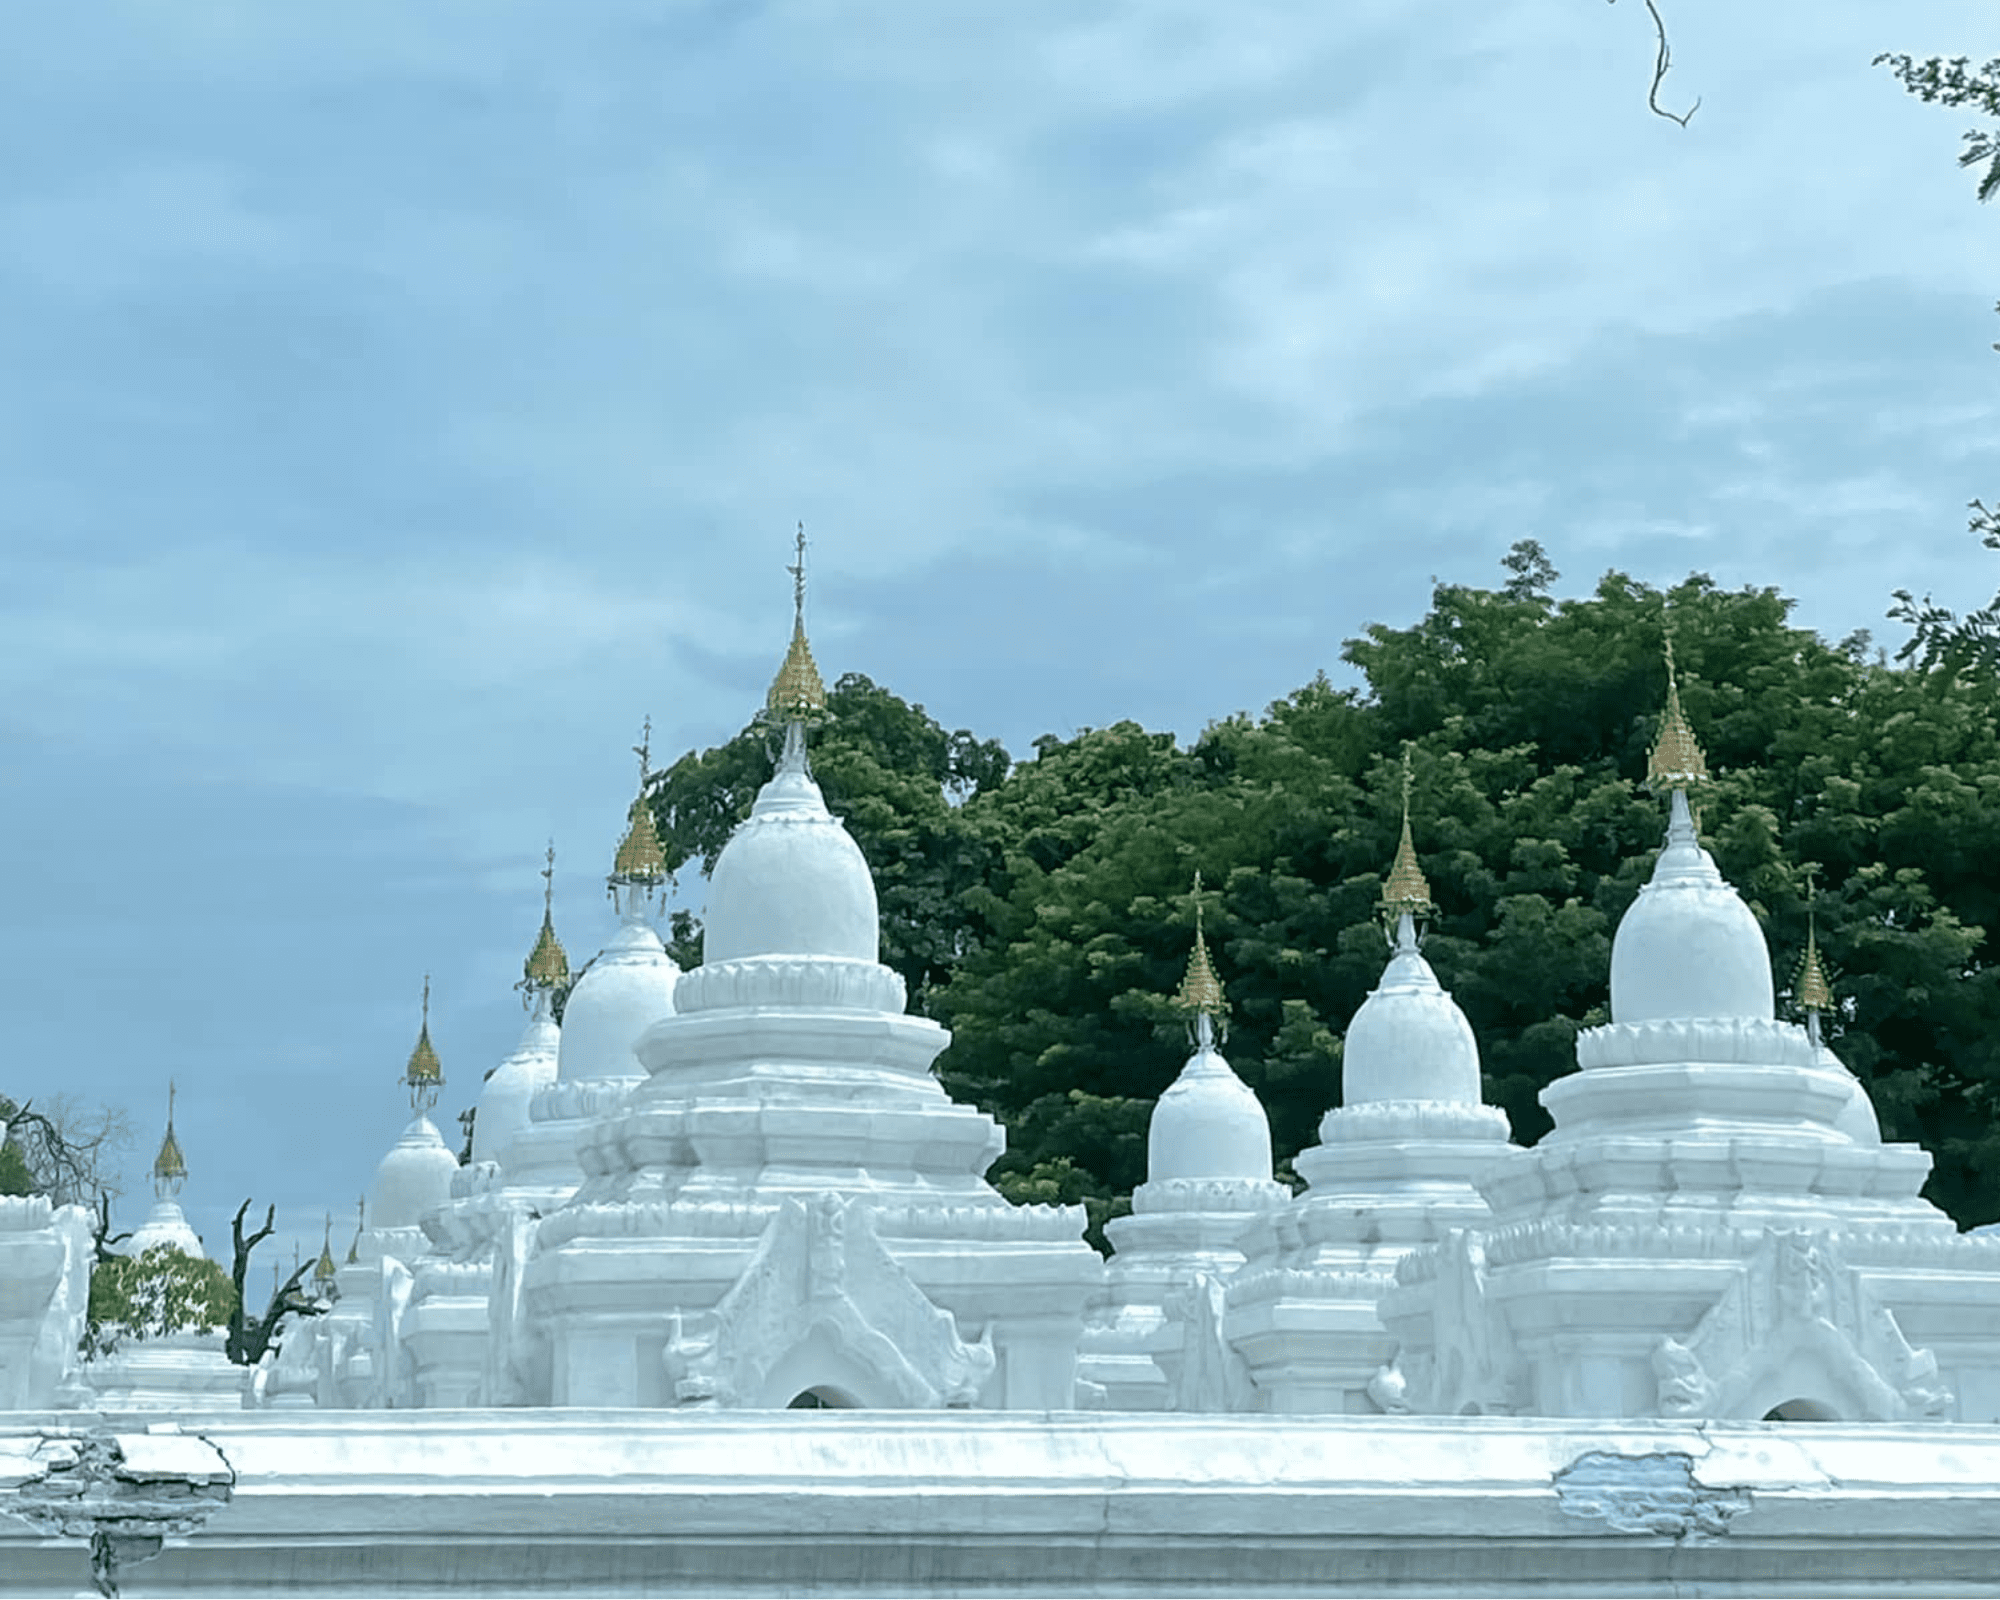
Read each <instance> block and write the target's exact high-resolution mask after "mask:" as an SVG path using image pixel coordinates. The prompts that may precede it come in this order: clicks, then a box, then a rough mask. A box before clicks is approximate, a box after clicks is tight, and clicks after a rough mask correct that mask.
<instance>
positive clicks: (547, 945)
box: [521, 839, 569, 989]
mask: <svg viewBox="0 0 2000 1600" xmlns="http://www.w3.org/2000/svg"><path fill="white" fill-rule="evenodd" d="M555 894H556V845H555V841H554V840H553V839H551V840H550V841H549V851H548V856H547V858H546V862H545V864H544V866H543V867H542V931H541V932H540V933H538V934H537V935H536V936H535V947H534V948H533V949H532V950H530V951H529V952H528V959H527V960H526V961H524V962H523V963H522V964H521V986H522V987H523V988H525V989H560V988H561V987H562V986H563V985H564V984H566V983H568V982H569V953H568V952H567V951H566V950H564V949H563V947H562V940H560V939H558V938H557V937H556V924H555Z"/></svg>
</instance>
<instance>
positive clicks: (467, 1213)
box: [403, 845, 573, 1406]
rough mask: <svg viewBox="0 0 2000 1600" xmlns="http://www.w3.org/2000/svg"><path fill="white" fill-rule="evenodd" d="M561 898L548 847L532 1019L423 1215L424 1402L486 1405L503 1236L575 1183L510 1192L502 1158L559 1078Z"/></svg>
mask: <svg viewBox="0 0 2000 1600" xmlns="http://www.w3.org/2000/svg"><path fill="white" fill-rule="evenodd" d="M554 904H555V846H554V845H550V846H549V851H548V857H547V860H546V863H545V865H544V866H543V869H542V926H541V930H540V932H538V933H537V934H536V936H535V943H534V946H533V948H532V949H530V950H529V952H528V958H527V960H526V961H524V962H523V963H522V966H521V981H520V983H519V984H518V985H516V987H517V988H518V989H519V990H520V992H521V995H522V998H523V1001H524V1003H525V1004H526V1006H527V1008H528V1013H529V1015H528V1025H527V1027H526V1028H525V1029H523V1030H522V1033H521V1039H520V1043H518V1044H517V1045H516V1046H515V1047H514V1050H513V1052H512V1054H510V1055H509V1056H508V1057H507V1058H506V1059H505V1060H504V1061H502V1062H501V1063H500V1065H499V1066H497V1067H495V1068H494V1069H493V1070H492V1071H491V1072H490V1073H488V1074H487V1076H486V1082H485V1085H484V1087H483V1088H482V1089H481V1090H480V1094H479V1105H478V1111H477V1113H476V1114H475V1115H474V1117H473V1120H472V1159H471V1161H470V1162H469V1163H467V1164H466V1165H465V1166H464V1167H462V1168H460V1169H459V1170H458V1171H457V1172H455V1173H454V1174H453V1175H452V1180H451V1197H450V1199H449V1200H448V1201H447V1202H446V1203H445V1204H443V1205H441V1206H438V1207H436V1208H434V1209H433V1210H431V1211H430V1212H429V1213H428V1214H426V1216H425V1217H424V1218H423V1223H422V1226H423V1228H424V1231H425V1233H426V1234H427V1235H428V1236H429V1238H430V1242H431V1248H430V1249H429V1251H428V1252H426V1253H425V1254H424V1255H422V1256H420V1257H419V1258H418V1259H417V1261H416V1262H415V1264H414V1267H413V1271H414V1273H415V1276H416V1282H415V1286H414V1288H413V1290H412V1293H411V1301H410V1311H409V1315H408V1317H407V1318H406V1319H405V1323H404V1332H403V1341H404V1344H405V1345H406V1347H407V1348H408V1349H409V1352H410V1358H411V1366H412V1373H413V1379H414V1384H415V1389H416V1403H417V1404H418V1405H423V1406H468V1405H479V1404H484V1403H486V1394H487V1391H488V1386H489V1379H490V1377H491V1374H490V1372H489V1362H490V1360H491V1351H492V1338H491V1332H492V1306H491V1300H492V1293H493V1280H494V1273H495V1253H496V1251H495V1246H496V1242H497V1241H498V1240H499V1239H500V1238H501V1237H502V1236H503V1235H504V1234H506V1233H507V1232H508V1231H509V1228H510V1226H511V1219H512V1218H513V1217H514V1216H515V1215H516V1214H517V1213H519V1214H525V1213H527V1212H529V1211H533V1210H535V1209H537V1208H539V1207H540V1206H543V1205H546V1206H549V1207H550V1208H553V1207H554V1206H555V1205H558V1204H560V1203H561V1202H562V1201H563V1200H565V1199H567V1198H568V1195H569V1190H570V1188H572V1187H573V1185H564V1184H558V1185H555V1186H552V1187H544V1188H535V1189H530V1188H528V1187H526V1186H518V1187H516V1188H515V1189H513V1190H510V1189H509V1188H508V1186H507V1180H506V1174H505V1172H504V1169H503V1168H502V1167H501V1164H500V1159H501V1157H502V1156H503V1155H504V1154H506V1153H508V1152H510V1151H511V1150H512V1148H513V1145H514V1142H515V1140H516V1139H517V1138H518V1137H519V1135H520V1134H521V1133H522V1131H523V1130H524V1129H526V1128H527V1126H528V1123H529V1113H530V1108H531V1106H532V1105H533V1102H534V1100H535V1097H536V1096H537V1095H539V1094H540V1093H541V1092H542V1091H543V1090H545V1089H547V1088H548V1087H549V1086H550V1085H552V1084H553V1083H554V1082H555V1081H556V1060H557V1052H558V1049H559V1046H560V1043H561V1030H560V1029H559V1028H558V1027H557V1026H556V1022H555V1017H554V1014H553V1012H554V997H555V995H556V994H557V993H558V992H560V991H561V990H562V989H563V988H565V987H566V986H567V985H568V983H569V956H568V954H567V953H566V952H565V951H564V949H563V946H562V941H561V940H560V939H558V938H557V937H556V929H555V911H554Z"/></svg>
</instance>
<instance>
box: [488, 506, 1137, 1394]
mask: <svg viewBox="0 0 2000 1600" xmlns="http://www.w3.org/2000/svg"><path fill="white" fill-rule="evenodd" d="M803 553H804V541H803V535H801V538H800V562H799V564H798V565H797V566H795V567H794V568H793V569H792V570H793V574H794V579H795V597H794V598H795V612H796V614H795V617H794V625H793V633H792V642H791V646H790V649H789V651H788V652H787V654H786V657H785V661H784V664H783V666H782V667H781V668H780V670H779V672H778V675H777V678H776V680H775V681H774V683H773V684H772V687H771V691H770V694H769V696H768V698H767V704H766V708H765V715H766V717H767V719H768V721H769V722H770V723H771V725H772V726H773V727H774V728H776V729H779V730H782V739H783V746H782V752H781V754H780V756H779V759H778V764H777V771H776V773H775V774H774V775H773V776H772V778H771V780H770V782H768V783H767V784H765V785H764V787H763V789H762V790H761V792H760V793H759V794H758V796H757V800H756V803H755V805H754V807H753V808H752V811H751V815H750V817H749V819H748V820H747V821H745V822H744V823H743V824H742V825H741V826H740V827H738V829H737V830H736V832H735V833H734V834H733V835H732V836H731V838H730V840H729V842H728V844H727V845H726V846H725V847H724V849H723V851H722V853H721V856H720V857H719V859H718V860H717V862H716V865H715V870H714V872H713V874H712V875H711V878H710V883H709V898H708V908H707V922H706V934H705V959H704V960H703V963H702V965H701V966H699V967H697V968H696V969H694V970H693V971H691V972H688V973H687V974H685V975H684V976H683V977H682V978H681V979H680V982H679V984H678V986H677V988H676V990H675V996H674V999H675V1006H674V1014H673V1015H672V1016H670V1017H667V1018H665V1019H664V1020H661V1021H659V1022H657V1023H656V1024H655V1025H654V1026H653V1027H652V1028H650V1029H649V1030H648V1031H647V1032H646V1033H645V1034H644V1035H643V1036H642V1037H641V1038H640V1039H639V1041H638V1046H637V1050H638V1059H639V1063H640V1064H641V1065H642V1066H643V1068H644V1070H645V1071H646V1073H647V1074H648V1075H649V1076H648V1077H647V1079H646V1081H645V1082H643V1083H641V1084H640V1085H638V1086H637V1087H636V1088H634V1089H633V1090H632V1091H631V1094H630V1098H629V1100H627V1099H625V1098H624V1097H622V1096H621V1097H620V1098H619V1099H618V1100H617V1102H616V1103H615V1104H606V1105H605V1106H604V1107H603V1108H602V1109H601V1110H600V1112H599V1114H598V1116H597V1117H596V1120H595V1121H594V1122H593V1123H592V1124H591V1125H590V1127H589V1130H588V1132H587V1134H586V1136H585V1138H584V1140H583V1143H582V1145H581V1156H582V1160H583V1165H584V1167H585V1169H586V1172H587V1174H588V1176H587V1177H586V1179H585V1182H584V1183H583V1185H582V1187H581V1188H580V1189H579V1190H578V1191H577V1193H576V1195H575V1196H574V1198H573V1199H572V1200H571V1201H570V1202H569V1204H567V1205H565V1206H563V1207H562V1208H561V1209H560V1210H557V1211H555V1212H554V1213H553V1214H552V1215H550V1216H547V1217H545V1218H544V1219H543V1220H542V1222H541V1224H540V1226H539V1229H538V1231H537V1233H536V1236H535V1239H534V1247H533V1253H532V1256H531V1258H530V1259H529V1260H528V1261H527V1263H526V1265H525V1268H524V1270H523V1272H522V1280H521V1306H522V1312H521V1314H522V1315H523V1317H524V1320H525V1321H526V1323H527V1324H528V1337H529V1338H530V1339H531V1340H532V1341H533V1343H534V1347H535V1348H536V1349H537V1350H540V1349H542V1348H544V1347H545V1348H546V1350H547V1352H548V1392H547V1396H546V1398H547V1400H548V1401H549V1403H552V1404H555V1405H568V1406H617V1407H630V1406H641V1407H672V1406H703V1407H724V1408H735V1407H771V1406H776V1407H784V1406H787V1405H800V1406H821V1407H823V1406H832V1407H841V1406H872V1407H883V1406H887V1407H931V1406H987V1407H1003V1408H1009V1409H1046V1408H1066V1407H1068V1406H1070V1405H1072V1404H1073V1403H1074V1389H1075V1376H1076V1349H1077V1341H1078V1337H1079V1334H1080V1331H1081V1322H1082V1310H1083V1305H1084V1301H1085V1299H1086V1297H1087V1296H1088V1295H1089V1294H1090V1292H1091V1291H1092V1290H1093V1289H1094V1288H1095V1287H1096V1286H1097V1283H1098V1281H1099V1279H1100V1277H1101V1273H1102V1267H1101V1264H1100V1263H1099V1260H1098V1257H1097V1255H1096V1253H1095V1252H1094V1251H1093V1250H1091V1248H1090V1247H1089V1246H1088V1245H1087V1244H1086V1243H1084V1241H1083V1239H1082V1237H1081V1235H1082V1232H1083V1225H1084V1217H1083V1212H1082V1210H1081V1208H1078V1207H1066V1208H1060V1209H1058V1208H1053V1207H1047V1206H1031V1207H1018V1206H1013V1205H1010V1204H1008V1203H1007V1202H1006V1201H1005V1200H1003V1199H1002V1198H1001V1197H1000V1195H999V1194H998V1193H996V1192H995V1191H994V1190H993V1189H992V1188H991V1187H990V1186H989V1185H988V1184H987V1183H986V1182H985V1181H984V1179H983V1178H982V1176H981V1174H982V1173H984V1171H985V1170H986V1168H987V1166H988V1165H990V1164H991V1162H992V1161H993V1160H994V1158H995V1157H997V1156H998V1155H999V1154H1000V1152H1001V1150H1002V1149H1003V1148H1004V1140H1005V1135H1004V1133H1003V1131H1002V1130H1001V1129H1000V1127H999V1126H998V1125H997V1124H995V1123H994V1121H993V1119H992V1118H990V1117H988V1116H986V1115H985V1114H984V1113H982V1112H979V1111H975V1110H973V1109H972V1108H971V1107H969V1106H961V1105H956V1104H954V1103H953V1102H952V1101H951V1100H950V1099H949V1098H947V1096H946V1095H945V1093H944V1091H943V1089H942V1088H940V1087H939V1085H938V1083H937V1080H936V1078H935V1077H934V1076H933V1073H932V1070H931V1067H932V1063H933V1062H934V1061H935V1060H936V1059H937V1056H938V1055H939V1053H940V1052H941V1051H942V1050H943V1049H944V1047H945V1045H946V1043H947V1041H948V1035H947V1034H946V1033H945V1031H944V1030H943V1029H942V1028H940V1027H939V1026H938V1025H937V1024H936V1023H934V1022H931V1021H929V1020H928V1019H926V1018H922V1017H913V1016H910V1015H908V1014H907V1013H906V1012H905V1010H904V992H903V983H902V980H901V979H900V978H899V977H898V976H897V975H896V974H895V973H894V972H893V971H891V970H890V969H889V968H888V967H885V966H883V965H882V964H881V963H880V962H879V961H878V960H877V955H878V941H879V924H878V911H877V906H876V897H875V885H874V882H873V880H872V878H871V877H870V874H869V870H868V864H867V862H866V861H865V860H863V858H862V855H861V852H860V850H859V848H858V847H857V846H856V845H855V843H854V841H853V839H852V838H851V837H849V835H848V833H847V830H846V829H845V828H843V827H842V826H841V825H840V822H839V820H838V819H837V818H835V817H834V816H833V815H832V814H831V813H829V812H828V810H827V808H826V803H825V801H824V799H823V798H822V796H821V794H820V790H819V787H818V785H817V784H815V783H814V782H813V779H812V775H811V773H810V771H809V770H808V767H807V762H806V725H807V723H808V722H809V721H811V720H813V719H815V718H817V717H818V716H819V715H821V714H822V713H823V712H824V709H825V704H826V695H825V689H824V687H823V685H822V683H821V681H820V676H819V672H818V669H817V668H816V666H815V665H814V663H813V658H812V652H811V649H810V647H809V646H808V644H807V640H806V632H805V621H804V563H803ZM572 1005H574V1002H572ZM574 1028H575V1023H574V1022H573V1021H572V1022H571V1023H569V1025H568V1027H566V1029H565V1034H564V1041H563V1046H564V1052H565V1059H567V1054H568V1051H569V1048H570V1045H571V1043H572V1039H573V1035H574Z"/></svg>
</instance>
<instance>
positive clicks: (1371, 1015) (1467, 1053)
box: [1340, 749, 1480, 1106]
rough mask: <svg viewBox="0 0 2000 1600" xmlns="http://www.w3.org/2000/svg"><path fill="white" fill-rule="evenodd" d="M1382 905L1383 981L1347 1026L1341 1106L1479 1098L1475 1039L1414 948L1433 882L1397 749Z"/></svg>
mask: <svg viewBox="0 0 2000 1600" xmlns="http://www.w3.org/2000/svg"><path fill="white" fill-rule="evenodd" d="M1380 910H1381V912H1382V914H1383V916H1384V918H1385V919H1386V921H1387V924H1388V926H1389V927H1390V928H1391V929H1393V930H1394V931H1393V933H1392V934H1391V936H1390V950H1391V953H1390V956H1389V965H1388V966H1387V968H1385V969H1384V971H1383V973H1382V981H1381V982H1380V983H1378V984H1377V985H1376V986H1375V987H1374V989H1372V990H1371V991H1370V992H1369V995H1368V998H1367V999H1366V1000H1364V1001H1362V1002H1361V1008H1360V1009H1359V1010H1358V1011H1356V1012H1355V1013H1354V1017H1353V1020H1352V1021H1350V1022H1349V1023H1348V1024H1347V1039H1346V1042H1345V1044H1344V1045H1343V1046H1342V1049H1341V1068H1340V1083H1341V1095H1340V1098H1341V1104H1342V1105H1344V1106H1358V1105H1365V1104H1369V1103H1371V1102H1380V1101H1394V1100H1427V1101H1432V1102H1444V1103H1447V1104H1452V1105H1472V1106H1476V1105H1478V1104H1480V1098H1479V1096H1480V1081H1479V1041H1478V1040H1476V1039H1475V1038H1473V1036H1472V1024H1471V1023H1470V1022H1468V1021H1466V1020H1465V1013H1464V1012H1463V1011H1461V1010H1459V1009H1458V1002H1457V1001H1456V1000H1454V999H1452V997H1451V996H1450V995H1449V994H1447V993H1446V992H1445V989H1444V985H1443V984H1441V983H1439V982H1438V981H1437V974H1436V973H1435V972H1433V971H1431V964H1430V963H1429V962H1428V961H1426V960H1425V959H1424V958H1423V954H1422V952H1421V951H1420V950H1418V948H1417V918H1419V917H1427V916H1430V915H1431V914H1432V913H1433V912H1434V911H1435V910H1436V907H1435V906H1434V905H1432V903H1431V886H1430V883H1429V881H1428V880H1427V879H1426V878H1425V877H1424V873H1423V868H1422V867H1421V866H1420V865H1419V864H1418V862H1417V851H1416V845H1415V843H1414V842H1413V841H1412V840H1411V837H1410V756H1409V751H1408V750H1407V749H1405V751H1404V752H1403V832H1402V837H1401V838H1400V839H1399V840H1398V841H1397V844H1396V859H1395V860H1394V861H1393V862H1391V863H1390V865H1389V875H1388V877H1387V878H1385V879H1384V880H1383V883H1382V900H1381V905H1380Z"/></svg>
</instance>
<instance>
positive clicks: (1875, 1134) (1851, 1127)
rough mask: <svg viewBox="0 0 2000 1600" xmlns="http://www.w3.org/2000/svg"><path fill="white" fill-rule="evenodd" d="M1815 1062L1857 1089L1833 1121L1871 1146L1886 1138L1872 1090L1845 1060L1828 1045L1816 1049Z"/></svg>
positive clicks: (1845, 1132) (1854, 1089)
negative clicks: (1878, 1118) (1877, 1113)
mask: <svg viewBox="0 0 2000 1600" xmlns="http://www.w3.org/2000/svg"><path fill="white" fill-rule="evenodd" d="M1813 1065H1814V1066H1816V1067H1824V1068H1825V1069H1826V1070H1827V1071H1828V1072H1837V1073H1839V1074H1840V1075H1841V1076H1842V1077H1843V1078H1845V1079H1847V1080H1848V1082H1849V1083H1851V1084H1853V1085H1854V1087H1853V1089H1852V1090H1851V1091H1850V1092H1849V1094H1848V1096H1847V1104H1846V1105H1844V1106H1842V1107H1841V1108H1840V1114H1839V1115H1838V1116H1836V1117H1835V1118H1834V1119H1833V1125H1834V1127H1835V1128H1837V1129H1839V1130H1840V1131H1841V1132H1842V1133H1844V1134H1846V1135H1847V1137H1848V1138H1850V1139H1852V1140H1853V1141H1854V1142H1855V1143H1856V1144H1861V1145H1868V1146H1870V1147H1871V1148H1872V1147H1874V1146H1877V1145H1879V1144H1881V1142H1882V1124H1881V1122H1880V1121H1878V1120H1877V1119H1876V1116H1875V1102H1874V1101H1873V1100H1870V1099H1869V1098H1868V1091H1867V1090H1866V1089H1864V1088H1863V1087H1862V1086H1861V1080H1860V1079H1859V1078H1857V1077H1856V1076H1855V1075H1854V1073H1853V1071H1852V1070H1851V1069H1850V1068H1849V1067H1848V1065H1847V1063H1846V1062H1845V1061H1842V1060H1841V1059H1840V1057H1839V1056H1837V1055H1835V1054H1834V1053H1833V1052H1832V1051H1831V1050H1829V1049H1827V1047H1826V1046H1825V1045H1821V1046H1820V1047H1819V1048H1818V1050H1816V1051H1815V1052H1814V1053H1813Z"/></svg>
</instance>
